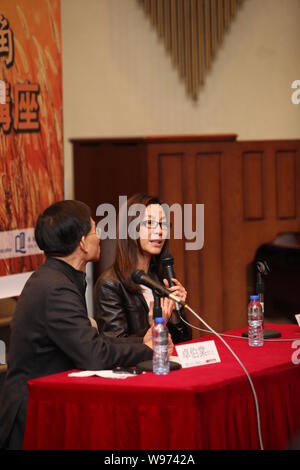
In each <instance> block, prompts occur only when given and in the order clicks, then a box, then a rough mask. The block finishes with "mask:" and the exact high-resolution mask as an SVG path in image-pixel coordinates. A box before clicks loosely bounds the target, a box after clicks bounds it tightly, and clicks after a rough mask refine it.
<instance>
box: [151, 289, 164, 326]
mask: <svg viewBox="0 0 300 470" xmlns="http://www.w3.org/2000/svg"><path fill="white" fill-rule="evenodd" d="M153 298H154V305H153V320H154V318H158V317H162V308H161V305H160V298H161V296H160V295H159V294H158V293H157V292H156V291H155V290H153Z"/></svg>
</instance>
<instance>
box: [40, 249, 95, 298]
mask: <svg viewBox="0 0 300 470" xmlns="http://www.w3.org/2000/svg"><path fill="white" fill-rule="evenodd" d="M45 266H48V267H49V268H52V269H56V270H57V271H60V272H63V273H64V274H65V275H66V276H67V277H68V278H69V279H70V281H72V282H73V283H74V284H75V285H76V286H77V287H78V289H79V291H80V293H81V294H82V296H83V297H85V291H86V274H85V273H84V272H82V271H78V270H77V269H75V268H73V266H71V265H70V264H68V263H66V262H65V261H63V260H61V259H57V258H51V257H47V258H46V262H45Z"/></svg>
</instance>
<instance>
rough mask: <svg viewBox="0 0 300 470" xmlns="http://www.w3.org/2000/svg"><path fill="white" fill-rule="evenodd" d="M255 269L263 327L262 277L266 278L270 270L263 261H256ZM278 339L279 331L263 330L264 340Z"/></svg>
mask: <svg viewBox="0 0 300 470" xmlns="http://www.w3.org/2000/svg"><path fill="white" fill-rule="evenodd" d="M256 267H257V277H256V293H257V294H258V298H259V302H260V304H261V308H262V314H263V325H264V322H265V302H264V300H265V299H264V294H265V282H264V278H263V276H266V275H267V274H269V272H270V269H269V266H268V265H267V263H266V262H265V261H258V262H257V263H256ZM280 337H281V333H280V331H278V330H270V329H268V328H267V329H265V328H264V338H265V339H269V338H280Z"/></svg>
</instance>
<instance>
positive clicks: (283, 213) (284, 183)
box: [276, 151, 298, 219]
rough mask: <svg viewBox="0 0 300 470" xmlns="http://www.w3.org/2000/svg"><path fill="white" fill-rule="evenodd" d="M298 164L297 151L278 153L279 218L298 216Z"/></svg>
mask: <svg viewBox="0 0 300 470" xmlns="http://www.w3.org/2000/svg"><path fill="white" fill-rule="evenodd" d="M296 169H297V165H296V152H295V151H286V152H284V151H280V152H277V153H276V186H277V188H276V189H277V191H276V192H277V217H278V219H295V218H296V216H297V210H298V208H297V189H296V188H297V178H296V175H297V172H296Z"/></svg>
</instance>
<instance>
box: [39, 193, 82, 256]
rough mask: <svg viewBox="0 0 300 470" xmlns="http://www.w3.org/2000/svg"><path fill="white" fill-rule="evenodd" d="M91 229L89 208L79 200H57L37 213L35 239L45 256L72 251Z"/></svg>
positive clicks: (65, 254)
mask: <svg viewBox="0 0 300 470" xmlns="http://www.w3.org/2000/svg"><path fill="white" fill-rule="evenodd" d="M90 230H91V210H90V208H89V207H88V206H87V205H86V204H84V203H83V202H81V201H71V200H67V201H59V202H56V203H55V204H52V205H51V206H49V207H48V208H47V209H46V210H45V211H44V212H43V213H42V214H40V215H39V217H38V219H37V223H36V226H35V239H36V242H37V244H38V246H39V248H40V249H41V250H43V251H44V252H45V254H46V255H47V256H67V255H70V254H71V253H73V251H74V250H75V249H76V247H77V246H78V244H79V242H80V240H81V237H82V236H84V235H87V234H88V233H89V231H90Z"/></svg>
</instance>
